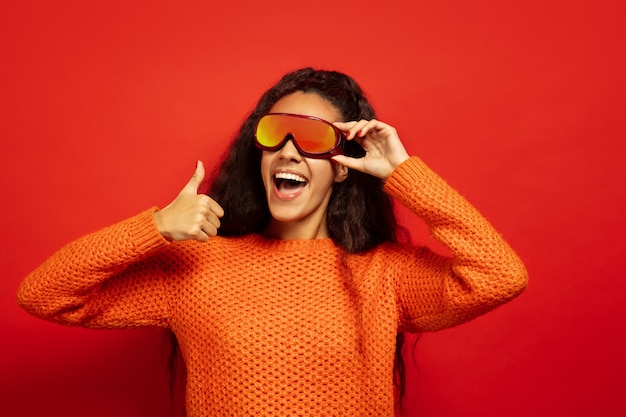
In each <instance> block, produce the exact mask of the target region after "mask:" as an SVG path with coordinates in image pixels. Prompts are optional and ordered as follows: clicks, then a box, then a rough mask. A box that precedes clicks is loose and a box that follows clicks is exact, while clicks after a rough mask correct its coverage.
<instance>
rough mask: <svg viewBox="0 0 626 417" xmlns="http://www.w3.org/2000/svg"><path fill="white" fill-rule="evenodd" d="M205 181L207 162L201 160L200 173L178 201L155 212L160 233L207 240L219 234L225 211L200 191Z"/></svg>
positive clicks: (197, 167)
mask: <svg viewBox="0 0 626 417" xmlns="http://www.w3.org/2000/svg"><path fill="white" fill-rule="evenodd" d="M203 180H204V164H203V163H202V161H198V165H197V166H196V172H194V174H193V176H192V177H191V179H190V180H189V182H188V183H187V185H185V187H184V188H183V189H182V191H181V192H180V193H179V194H178V196H177V197H176V198H175V199H174V201H172V202H171V203H170V204H168V205H167V206H166V207H165V208H163V209H162V210H159V211H157V212H156V213H154V221H155V222H156V225H157V227H158V229H159V232H161V234H162V235H163V236H164V237H165V238H166V239H168V240H200V241H203V242H205V241H207V240H209V237H211V236H216V235H217V229H218V228H219V227H220V217H222V216H223V215H224V210H223V209H222V207H221V206H220V205H219V204H218V203H217V202H216V201H215V200H213V199H212V198H211V197H209V196H207V195H204V194H198V187H200V184H202V181H203Z"/></svg>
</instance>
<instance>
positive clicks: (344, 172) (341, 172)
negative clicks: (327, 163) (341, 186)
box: [333, 162, 348, 182]
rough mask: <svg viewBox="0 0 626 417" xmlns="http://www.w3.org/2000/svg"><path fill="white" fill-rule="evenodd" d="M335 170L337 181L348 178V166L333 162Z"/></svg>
mask: <svg viewBox="0 0 626 417" xmlns="http://www.w3.org/2000/svg"><path fill="white" fill-rule="evenodd" d="M333 168H334V170H335V182H344V181H345V180H346V178H348V167H347V166H345V165H341V164H340V163H338V162H333Z"/></svg>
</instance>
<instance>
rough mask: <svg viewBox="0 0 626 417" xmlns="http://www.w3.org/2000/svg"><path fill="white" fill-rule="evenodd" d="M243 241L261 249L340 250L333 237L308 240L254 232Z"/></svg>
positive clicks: (284, 250)
mask: <svg viewBox="0 0 626 417" xmlns="http://www.w3.org/2000/svg"><path fill="white" fill-rule="evenodd" d="M241 240H242V242H245V243H248V244H250V245H253V246H257V247H259V248H261V249H266V250H271V251H277V252H315V251H325V250H339V249H340V248H339V247H338V246H337V245H335V242H333V240H332V239H331V238H325V239H307V240H300V239H297V240H282V239H269V238H266V237H263V236H261V235H259V234H256V233H252V234H249V235H246V236H243V237H241Z"/></svg>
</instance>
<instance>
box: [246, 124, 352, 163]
mask: <svg viewBox="0 0 626 417" xmlns="http://www.w3.org/2000/svg"><path fill="white" fill-rule="evenodd" d="M254 137H255V139H256V146H257V147H258V148H260V149H262V150H264V151H271V152H273V151H277V150H279V149H280V148H282V147H283V146H284V145H285V143H286V142H287V141H288V140H290V139H291V140H293V144H294V145H295V147H296V149H298V152H300V155H302V156H305V157H308V158H317V159H321V158H330V157H331V156H334V155H341V154H342V153H343V148H344V146H345V143H346V137H345V136H344V134H343V133H342V132H341V130H339V129H338V128H337V127H335V126H334V125H333V124H332V123H330V122H327V121H326V120H322V119H320V118H317V117H313V116H304V115H301V114H289V113H269V114H266V115H265V116H263V117H261V119H260V120H259V123H258V124H257V126H256V130H255V132H254Z"/></svg>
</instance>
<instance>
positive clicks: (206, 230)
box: [202, 221, 217, 241]
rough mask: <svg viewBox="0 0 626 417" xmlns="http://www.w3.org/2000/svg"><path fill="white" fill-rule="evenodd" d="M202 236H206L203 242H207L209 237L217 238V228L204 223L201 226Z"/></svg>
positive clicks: (209, 223)
mask: <svg viewBox="0 0 626 417" xmlns="http://www.w3.org/2000/svg"><path fill="white" fill-rule="evenodd" d="M202 232H203V233H202V235H204V236H206V239H204V240H203V241H205V240H208V238H209V237H214V236H217V227H215V225H214V224H212V223H211V222H209V221H207V222H204V224H203V225H202Z"/></svg>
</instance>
